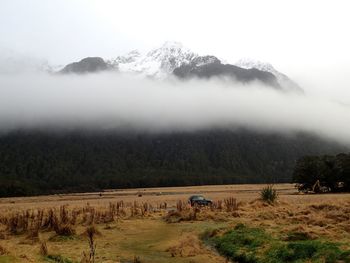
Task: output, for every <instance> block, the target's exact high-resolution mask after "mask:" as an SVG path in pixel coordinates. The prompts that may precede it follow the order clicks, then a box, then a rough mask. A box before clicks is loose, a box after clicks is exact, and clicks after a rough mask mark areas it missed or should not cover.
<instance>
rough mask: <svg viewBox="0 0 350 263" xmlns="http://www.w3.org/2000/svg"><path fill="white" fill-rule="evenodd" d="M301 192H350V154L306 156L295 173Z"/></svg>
mask: <svg viewBox="0 0 350 263" xmlns="http://www.w3.org/2000/svg"><path fill="white" fill-rule="evenodd" d="M293 180H294V182H295V183H298V184H299V190H301V191H305V192H307V191H313V192H349V191H350V154H345V153H341V154H337V155H320V156H304V157H302V158H300V159H299V160H298V161H297V163H296V166H295V169H294V172H293Z"/></svg>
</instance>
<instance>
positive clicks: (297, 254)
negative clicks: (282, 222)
mask: <svg viewBox="0 0 350 263" xmlns="http://www.w3.org/2000/svg"><path fill="white" fill-rule="evenodd" d="M290 235H291V237H292V238H291V240H282V239H280V238H275V237H272V236H271V235H269V234H268V233H266V232H265V231H264V230H263V229H261V228H250V227H247V226H245V225H242V224H239V225H237V226H236V227H235V228H234V229H232V230H230V231H227V232H226V233H224V234H223V235H221V236H214V237H209V238H208V239H207V240H208V241H209V242H210V243H211V244H212V245H213V246H215V248H216V249H217V250H218V251H219V253H221V254H222V255H223V256H225V257H227V258H228V259H230V260H232V261H234V262H241V263H284V262H296V263H302V262H315V263H317V262H325V263H332V262H350V251H345V250H342V249H341V248H340V244H338V243H333V242H326V241H322V240H309V239H308V238H307V236H306V235H301V234H300V233H298V234H296V235H295V236H293V235H292V234H290Z"/></svg>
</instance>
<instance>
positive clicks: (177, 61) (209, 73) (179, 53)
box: [59, 41, 303, 93]
mask: <svg viewBox="0 0 350 263" xmlns="http://www.w3.org/2000/svg"><path fill="white" fill-rule="evenodd" d="M86 59H89V58H85V59H83V60H81V61H80V62H73V63H71V64H68V65H66V66H65V67H64V68H63V69H62V70H60V71H59V72H60V73H93V72H98V71H101V68H103V70H115V71H118V72H121V73H132V74H137V75H141V76H143V77H150V78H153V79H166V78H168V77H170V76H174V75H175V76H176V77H180V78H184V76H185V75H186V78H190V77H203V76H205V77H207V78H210V77H221V76H226V77H231V78H233V79H235V80H236V81H239V82H243V83H247V82H250V81H260V82H262V83H264V84H267V85H268V86H271V87H272V88H275V89H280V90H283V91H292V92H299V93H302V92H303V90H302V89H301V88H300V86H299V85H298V84H296V83H295V82H294V81H292V80H291V79H289V78H288V77H287V76H286V75H285V74H283V73H281V72H279V71H277V70H276V69H275V68H274V67H273V66H272V65H271V64H269V63H262V62H257V61H254V60H249V61H248V60H240V61H238V62H237V63H236V64H228V63H222V62H221V60H220V59H218V58H217V57H216V56H213V55H205V56H201V55H199V54H197V53H195V52H193V51H191V50H190V49H188V48H186V47H184V46H183V45H182V44H181V43H179V42H171V41H168V42H165V43H164V44H163V45H162V46H160V47H159V48H155V49H152V50H150V51H149V52H146V53H144V54H141V53H140V52H139V51H137V50H132V51H130V52H128V53H127V54H125V55H121V56H117V57H115V58H112V59H107V60H103V59H102V58H99V60H100V62H101V60H102V61H103V62H101V63H99V65H100V66H99V67H96V66H94V64H95V62H94V61H90V64H91V65H90V66H87V65H86V64H84V63H83V62H84V60H85V62H86ZM79 63H80V64H81V66H79V65H80V64H79ZM87 68H89V69H90V70H86V69H87ZM185 70H188V72H187V73H186V72H184V71H185ZM204 72H205V73H204Z"/></svg>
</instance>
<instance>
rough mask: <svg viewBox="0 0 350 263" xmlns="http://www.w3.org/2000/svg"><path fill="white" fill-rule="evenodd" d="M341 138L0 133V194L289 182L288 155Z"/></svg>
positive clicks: (332, 148)
mask: <svg viewBox="0 0 350 263" xmlns="http://www.w3.org/2000/svg"><path fill="white" fill-rule="evenodd" d="M347 150H348V149H346V148H345V147H344V146H341V145H338V144H335V143H334V142H328V141H325V140H322V139H320V138H318V137H316V136H311V135H306V134H298V135H294V136H282V135H279V134H263V133H257V132H251V131H247V130H236V131H227V130H215V131H202V132H177V133H164V134H145V133H136V132H129V133H126V132H125V133H116V132H105V133H93V132H65V133H58V132H57V133H54V132H52V131H50V132H48V131H38V130H36V131H15V132H11V133H7V134H2V135H0V196H26V195H39V194H49V193H65V192H81V191H100V190H102V189H109V188H130V187H154V186H186V185H204V184H231V183H277V182H291V181H292V174H293V169H294V166H295V163H296V160H298V159H299V158H301V157H302V156H305V155H319V154H335V153H338V152H344V151H347Z"/></svg>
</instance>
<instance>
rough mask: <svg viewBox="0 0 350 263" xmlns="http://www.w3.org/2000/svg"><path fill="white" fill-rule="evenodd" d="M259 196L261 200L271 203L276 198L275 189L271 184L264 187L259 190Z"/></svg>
mask: <svg viewBox="0 0 350 263" xmlns="http://www.w3.org/2000/svg"><path fill="white" fill-rule="evenodd" d="M260 197H261V199H262V200H263V201H265V202H267V203H269V204H272V203H274V202H275V201H276V200H277V197H278V195H277V191H276V189H274V188H273V186H272V185H268V186H266V187H264V188H263V189H262V190H261V192H260Z"/></svg>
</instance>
